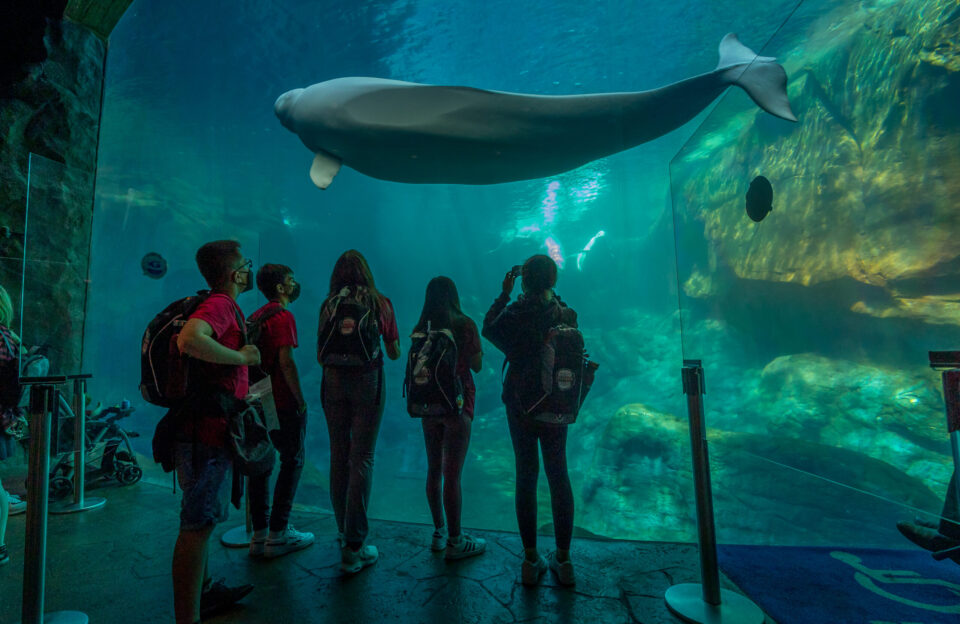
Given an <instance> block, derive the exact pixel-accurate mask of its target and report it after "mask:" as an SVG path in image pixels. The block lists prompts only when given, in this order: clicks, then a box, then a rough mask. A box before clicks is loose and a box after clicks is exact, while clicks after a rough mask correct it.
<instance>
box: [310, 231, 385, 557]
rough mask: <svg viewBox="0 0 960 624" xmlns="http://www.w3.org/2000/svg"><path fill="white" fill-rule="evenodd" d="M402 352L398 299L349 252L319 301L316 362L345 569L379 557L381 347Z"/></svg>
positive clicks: (363, 261) (355, 253) (340, 260)
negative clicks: (373, 504)
mask: <svg viewBox="0 0 960 624" xmlns="http://www.w3.org/2000/svg"><path fill="white" fill-rule="evenodd" d="M381 337H382V338H383V342H384V344H385V345H386V351H387V357H389V358H390V359H391V360H396V359H397V358H399V357H400V333H399V331H398V330H397V320H396V318H395V317H394V314H393V304H392V303H391V302H390V299H388V298H387V297H385V296H384V295H382V294H381V293H380V292H379V291H378V290H377V288H376V286H375V285H374V282H373V274H372V273H371V272H370V267H369V266H368V265H367V261H366V259H365V258H364V257H363V255H362V254H361V253H360V252H359V251H356V250H354V249H351V250H349V251H345V252H343V254H342V255H341V256H340V258H338V259H337V262H336V264H335V265H334V267H333V273H332V274H331V275H330V293H329V294H328V295H327V298H326V300H325V301H324V302H323V305H322V306H321V308H320V326H319V330H318V332H317V361H318V362H319V363H320V365H321V366H323V380H322V381H321V391H320V396H321V402H322V403H323V413H324V415H325V416H326V420H327V430H328V431H329V433H330V502H331V503H332V505H333V513H334V516H335V517H336V520H337V529H338V530H339V531H340V534H341V535H342V536H343V537H342V538H341V543H340V546H341V553H340V554H341V560H340V569H341V571H343V572H345V573H346V574H354V573H356V572H359V571H360V570H362V569H363V568H365V567H367V566H370V565H373V564H374V563H376V562H377V559H378V558H379V556H380V554H379V552H378V551H377V547H376V546H373V545H371V544H366V545H365V544H364V541H365V540H366V538H367V533H368V530H369V528H368V524H367V507H368V505H369V503H370V489H371V487H372V485H373V456H374V450H375V449H376V445H377V435H378V434H379V432H380V421H381V419H382V418H383V402H384V397H385V396H386V392H385V388H384V380H383V352H382V350H381V348H380V338H381Z"/></svg>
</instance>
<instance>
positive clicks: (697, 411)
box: [664, 360, 765, 624]
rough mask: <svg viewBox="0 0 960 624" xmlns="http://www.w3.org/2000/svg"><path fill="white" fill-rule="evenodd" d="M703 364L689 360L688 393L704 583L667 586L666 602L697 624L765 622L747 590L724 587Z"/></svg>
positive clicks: (686, 373) (685, 367)
mask: <svg viewBox="0 0 960 624" xmlns="http://www.w3.org/2000/svg"><path fill="white" fill-rule="evenodd" d="M705 392H706V390H705V387H704V377H703V366H702V365H701V362H700V360H684V361H683V393H684V394H686V395H687V412H688V414H689V417H690V444H691V447H692V452H693V479H694V492H695V494H696V502H697V539H698V543H699V547H700V548H699V550H700V578H701V581H702V583H700V584H697V583H682V584H679V585H673V586H672V587H670V588H669V589H667V593H666V594H665V595H664V600H665V601H666V603H667V608H668V609H670V611H671V613H673V614H674V615H675V616H677V617H678V618H680V619H681V620H683V621H684V622H694V623H696V624H706V623H708V622H709V623H710V624H722V623H724V622H726V623H736V624H763V621H764V617H765V616H764V614H763V611H761V610H760V607H758V606H757V605H756V604H754V603H753V602H752V601H750V600H749V599H748V598H747V597H745V596H743V595H742V594H738V593H736V592H733V591H730V590H728V589H721V588H720V570H719V566H718V564H717V536H716V529H715V525H714V522H713V493H712V488H711V485H710V458H709V455H708V453H707V427H706V424H705V422H704V416H703V411H704V410H703V395H704V394H705Z"/></svg>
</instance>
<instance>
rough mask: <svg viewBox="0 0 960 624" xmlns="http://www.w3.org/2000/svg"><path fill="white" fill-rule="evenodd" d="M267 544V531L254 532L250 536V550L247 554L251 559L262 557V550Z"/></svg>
mask: <svg viewBox="0 0 960 624" xmlns="http://www.w3.org/2000/svg"><path fill="white" fill-rule="evenodd" d="M266 543H267V530H266V529H263V530H262V531H254V532H253V535H251V536H250V550H249V551H247V554H248V555H250V556H251V557H262V556H263V548H264V546H265V545H266Z"/></svg>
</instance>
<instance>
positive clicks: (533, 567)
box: [520, 555, 547, 585]
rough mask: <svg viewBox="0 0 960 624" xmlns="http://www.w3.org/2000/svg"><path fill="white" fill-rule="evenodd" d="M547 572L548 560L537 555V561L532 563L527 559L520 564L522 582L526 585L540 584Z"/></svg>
mask: <svg viewBox="0 0 960 624" xmlns="http://www.w3.org/2000/svg"><path fill="white" fill-rule="evenodd" d="M546 571H547V560H546V559H544V558H543V557H541V556H540V555H537V560H536V561H530V560H529V559H527V558H526V557H524V558H523V563H522V564H520V582H521V583H523V584H524V585H536V584H537V583H539V582H540V577H541V576H543V573H544V572H546Z"/></svg>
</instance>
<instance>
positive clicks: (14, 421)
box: [0, 286, 26, 565]
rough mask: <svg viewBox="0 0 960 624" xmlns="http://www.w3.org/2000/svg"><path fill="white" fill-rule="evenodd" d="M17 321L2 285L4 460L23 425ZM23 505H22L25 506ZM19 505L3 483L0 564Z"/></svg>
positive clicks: (0, 454) (0, 443)
mask: <svg viewBox="0 0 960 624" xmlns="http://www.w3.org/2000/svg"><path fill="white" fill-rule="evenodd" d="M12 321H13V305H12V303H11V302H10V295H8V294H7V291H6V289H4V287H3V286H0V375H2V376H3V378H2V379H0V388H2V391H0V461H3V460H5V459H8V458H10V457H13V453H14V450H15V439H16V435H15V428H17V427H20V426H22V421H23V415H22V413H21V412H22V410H21V409H20V408H19V407H18V405H19V398H20V351H21V349H20V337H19V336H17V334H16V333H15V332H14V331H13V330H12V329H10V323H11V322H12ZM21 507H22V509H19V508H21ZM15 509H18V510H19V511H18V513H19V512H22V511H23V510H25V509H26V504H25V503H23V502H22V501H21V500H20V499H19V498H17V499H16V500H14V497H13V496H11V495H10V494H8V493H7V491H6V490H5V489H3V484H2V483H0V565H4V564H5V563H8V562H9V561H10V555H9V554H7V545H6V544H7V543H6V535H7V518H9V517H10V515H11V514H12V513H13V512H14V510H15Z"/></svg>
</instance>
